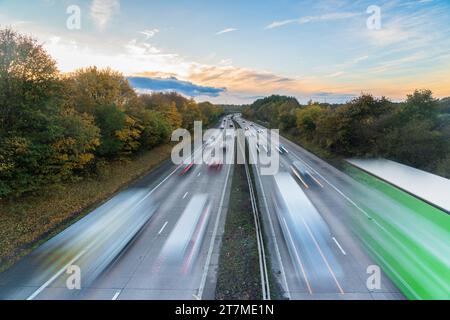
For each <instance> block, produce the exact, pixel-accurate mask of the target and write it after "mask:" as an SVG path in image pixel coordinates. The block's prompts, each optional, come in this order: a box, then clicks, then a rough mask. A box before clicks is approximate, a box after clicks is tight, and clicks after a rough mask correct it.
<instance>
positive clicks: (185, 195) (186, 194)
mask: <svg viewBox="0 0 450 320" xmlns="http://www.w3.org/2000/svg"><path fill="white" fill-rule="evenodd" d="M188 194H189V192H186V193H185V194H184V196H183V200H184V199H186V197H187V196H188Z"/></svg>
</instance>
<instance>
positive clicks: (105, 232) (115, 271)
mask: <svg viewBox="0 0 450 320" xmlns="http://www.w3.org/2000/svg"><path fill="white" fill-rule="evenodd" d="M238 122H239V124H240V125H241V126H242V127H246V126H250V123H249V122H246V123H244V120H243V119H238ZM230 125H231V121H230V120H225V126H226V127H227V128H229V127H230ZM257 129H260V130H263V129H265V128H263V127H261V126H259V125H257V124H253V126H250V127H249V130H248V132H247V134H249V133H253V134H254V135H256V134H257V131H256V130H257ZM199 138H201V137H198V139H199ZM279 139H280V141H281V143H282V144H283V145H284V148H285V150H286V152H284V153H283V154H282V155H280V172H281V173H282V174H283V173H284V174H285V175H289V176H291V177H292V180H290V181H296V182H295V184H296V185H295V187H293V188H291V192H293V191H295V192H297V194H296V196H295V198H296V201H297V200H298V199H303V200H302V201H304V202H305V203H306V202H308V203H309V202H310V203H311V204H312V205H309V207H308V208H309V209H308V210H309V211H308V210H306V209H305V210H304V209H301V210H298V215H297V218H298V217H301V218H302V220H299V221H300V222H301V223H300V224H298V225H296V228H297V229H296V230H295V231H294V232H295V233H296V234H292V235H290V236H291V237H292V238H289V237H288V236H287V235H286V229H283V226H282V225H281V224H280V221H281V220H280V218H279V217H280V215H279V211H280V205H279V204H278V203H277V196H278V197H279V194H277V192H276V190H277V188H278V187H279V183H280V181H282V180H280V179H281V178H280V179H278V178H276V177H274V176H263V175H261V174H260V173H259V170H255V172H256V175H255V187H256V192H257V196H258V200H259V206H260V209H261V219H262V226H263V231H264V236H265V239H264V240H265V242H266V248H267V250H268V252H269V255H270V257H271V259H270V262H271V267H272V272H273V274H274V278H275V279H276V282H277V286H278V288H279V291H280V292H281V296H282V297H283V298H285V299H403V298H404V297H403V295H402V294H401V293H400V291H399V289H398V288H397V287H396V286H395V285H394V284H393V283H392V282H391V281H390V280H389V278H388V276H387V275H386V274H385V273H383V272H382V273H381V287H380V288H378V289H369V288H368V287H367V279H368V278H369V274H368V273H367V270H368V268H369V267H370V266H374V265H377V262H376V261H375V260H374V259H373V257H374V253H375V254H376V251H375V250H374V251H371V249H370V241H367V238H364V237H361V236H360V234H361V232H360V231H361V229H364V230H365V231H366V233H370V232H371V231H370V230H373V225H376V224H377V221H376V220H374V219H373V218H372V217H370V215H369V213H368V211H367V210H366V209H365V208H363V207H362V205H361V203H364V202H366V203H372V204H373V205H375V206H380V207H381V210H385V211H386V212H392V211H393V210H395V209H396V207H395V206H396V204H395V203H392V202H391V201H390V200H389V199H387V198H386V197H383V196H382V195H380V194H378V193H376V192H375V191H374V190H371V189H369V188H367V187H364V186H362V185H360V184H359V183H358V182H356V181H355V180H353V179H352V178H350V177H349V176H348V175H346V174H344V173H342V172H340V171H339V170H337V169H335V168H334V167H332V166H331V165H329V164H327V163H326V162H324V161H323V160H321V159H319V158H317V157H316V156H314V155H312V154H311V153H309V152H307V151H306V150H304V149H303V148H301V147H299V146H298V145H296V144H294V143H291V142H290V141H288V140H286V139H284V138H283V137H279ZM204 140H206V141H209V143H210V144H211V145H213V144H214V143H217V141H218V139H217V137H216V136H215V137H214V139H211V136H210V135H208V134H207V136H206V137H205V139H204ZM269 148H270V147H269ZM227 152H234V150H232V149H231V148H229V149H228V150H227ZM201 155H202V152H201V149H197V150H194V155H193V157H194V159H197V158H198V157H201ZM190 159H192V158H190ZM294 163H301V164H302V166H304V167H306V168H307V170H308V174H307V175H306V176H303V178H302V179H298V177H296V176H295V175H293V174H292V169H291V166H292V165H293V164H294ZM185 168H186V166H185V165H181V166H175V165H173V164H172V162H171V161H168V162H166V163H165V164H163V165H162V166H161V167H159V168H158V169H156V170H154V171H153V172H152V173H150V174H149V175H147V176H145V177H143V178H142V179H140V180H139V181H138V182H136V183H135V184H133V185H132V186H131V187H130V188H128V189H126V190H124V191H123V192H121V193H119V194H118V195H116V196H115V197H113V198H112V199H110V200H109V201H107V202H106V203H104V204H103V205H101V206H100V207H98V208H97V209H95V210H94V211H93V212H91V213H90V214H88V215H87V216H86V217H84V218H82V219H81V220H79V221H78V222H76V223H75V224H73V225H72V226H71V227H69V228H68V229H66V230H65V231H63V232H62V233H60V234H59V235H57V236H56V237H54V238H52V239H51V240H49V241H48V242H46V243H44V244H43V245H42V246H40V247H39V248H38V249H36V250H35V251H33V252H32V253H31V254H30V255H28V256H27V257H25V258H24V259H22V260H21V262H19V263H18V264H17V265H15V266H14V267H12V268H11V269H9V270H8V271H6V272H4V273H3V274H1V275H0V299H29V300H54V299H56V300H58V299H62V300H71V299H100V300H121V299H123V300H134V299H144V300H145V299H152V300H157V299H170V300H172V299H181V300H195V299H214V294H215V282H216V271H217V263H218V257H219V254H220V243H221V237H222V234H223V228H224V221H225V217H226V212H227V207H228V203H229V191H230V188H231V177H232V174H231V173H232V168H233V165H232V164H224V165H223V167H222V168H221V170H217V169H216V168H210V167H209V166H208V165H205V164H201V165H200V164H198V165H194V166H192V167H191V168H190V170H188V171H187V172H186V173H185V174H184V175H182V174H183V172H184V171H185ZM300 178H301V177H300ZM277 179H278V180H277ZM289 179H290V178H289ZM277 181H278V185H277ZM302 197H303V198H302ZM305 208H306V207H305ZM196 212H198V215H196ZM306 212H309V213H308V215H307V214H306ZM188 221H193V222H192V223H187V222H188ZM376 227H378V226H376ZM291 230H292V229H291ZM293 238H295V241H296V243H297V245H298V249H299V250H298V252H297V253H296V254H297V255H296V256H295V257H294V256H293V253H292V250H291V251H290V249H289V246H288V243H290V240H289V239H291V240H292V239H293ZM378 240H379V241H381V242H382V243H383V241H384V242H392V241H394V240H395V239H394V240H392V239H390V238H389V234H387V235H385V237H384V239H378ZM385 245H386V246H387V245H388V244H386V243H385ZM368 252H370V253H371V255H369V254H368ZM381 258H382V257H381ZM73 266H75V267H79V270H80V271H81V289H80V290H77V289H75V290H70V289H68V286H67V282H68V280H71V279H72V275H73V274H68V273H67V271H68V270H72V269H71V267H73ZM72 271H73V270H72ZM274 287H275V284H273V283H272V288H271V292H273V291H276V290H274Z"/></svg>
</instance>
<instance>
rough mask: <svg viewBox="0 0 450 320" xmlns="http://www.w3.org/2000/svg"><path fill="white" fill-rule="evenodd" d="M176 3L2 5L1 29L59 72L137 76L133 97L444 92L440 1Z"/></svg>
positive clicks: (448, 57) (446, 70)
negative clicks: (20, 37)
mask: <svg viewBox="0 0 450 320" xmlns="http://www.w3.org/2000/svg"><path fill="white" fill-rule="evenodd" d="M184 2H185V1H182V0H177V1H173V2H171V3H165V2H162V1H155V2H152V3H147V2H145V1H141V0H138V1H132V2H131V1H128V2H125V1H120V0H93V1H71V2H70V3H68V2H61V3H58V2H54V1H47V0H38V1H33V2H30V1H23V0H20V1H11V0H3V1H0V21H2V22H1V23H0V26H1V27H2V28H4V27H8V26H9V27H11V28H13V29H14V30H17V31H19V32H21V33H26V34H28V35H31V36H32V37H34V38H36V39H38V41H39V42H40V43H42V44H43V46H44V48H45V49H46V50H47V51H48V52H49V53H50V54H51V55H52V57H53V58H54V59H55V60H56V61H57V64H58V68H59V69H60V71H61V72H71V71H74V70H76V69H79V68H85V67H88V66H97V67H99V68H106V67H109V68H112V69H114V70H117V71H120V72H122V73H123V74H124V75H126V76H127V77H129V78H145V80H146V81H141V83H143V84H141V86H142V87H136V86H133V87H134V88H135V89H136V90H137V91H138V92H146V91H176V92H178V93H180V94H182V95H185V96H188V97H192V98H194V99H195V100H196V101H210V102H212V103H216V104H236V105H241V104H249V103H252V102H253V101H255V100H257V99H259V98H262V97H266V96H270V95H272V94H279V95H287V96H293V97H295V98H296V99H297V100H298V101H299V102H300V103H306V102H307V101H309V100H313V101H318V102H329V103H344V102H347V101H349V100H351V99H353V98H354V97H357V96H359V95H360V94H361V93H370V94H373V95H374V96H386V97H388V98H390V99H391V100H392V101H395V102H399V101H403V100H404V99H405V97H406V95H407V94H411V93H412V92H413V91H414V90H416V89H430V90H432V92H433V93H434V95H435V97H437V98H444V97H448V96H450V80H449V78H448V74H450V44H449V43H448V41H446V39H448V38H449V36H450V26H449V25H448V23H447V20H448V15H449V13H450V3H448V2H447V1H439V0H434V1H433V0H425V1H424V0H418V1H413V0H411V1H397V0H390V1H366V0H362V1H358V2H356V3H354V2H353V1H344V0H341V1H332V2H330V1H316V2H315V1H291V0H286V1H282V2H279V1H266V2H264V3H260V4H258V5H255V4H251V3H241V2H239V3H238V2H235V1H229V2H222V1H214V3H190V4H189V6H188V5H183V3H184ZM236 8H239V10H236ZM77 10H78V11H77ZM377 10H379V16H377ZM78 13H79V15H78ZM77 23H78V25H77ZM370 23H374V24H373V26H372V27H371V25H370ZM293 39H298V40H297V41H295V40H293ZM100 40H101V41H100Z"/></svg>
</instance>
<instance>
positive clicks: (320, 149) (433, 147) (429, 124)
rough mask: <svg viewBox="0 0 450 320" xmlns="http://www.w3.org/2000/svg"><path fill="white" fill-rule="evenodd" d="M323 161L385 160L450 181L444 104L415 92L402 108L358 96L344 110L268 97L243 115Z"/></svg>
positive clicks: (448, 116) (449, 118) (449, 105)
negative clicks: (357, 158) (376, 158)
mask: <svg viewBox="0 0 450 320" xmlns="http://www.w3.org/2000/svg"><path fill="white" fill-rule="evenodd" d="M243 114H244V116H245V117H247V118H249V119H252V120H255V121H259V122H262V123H263V124H265V125H267V126H268V127H270V128H277V129H278V128H279V129H280V131H281V133H282V134H284V135H286V136H288V137H289V138H292V139H293V140H294V141H295V142H297V143H299V144H301V145H303V146H304V147H306V148H307V149H310V150H311V151H313V152H315V153H317V154H319V155H321V156H325V157H330V158H333V157H337V158H345V157H385V158H388V159H391V160H395V161H398V162H401V163H404V164H407V165H411V166H413V167H416V168H419V169H423V170H426V171H429V172H433V173H435V174H438V175H441V176H444V177H447V178H450V98H446V99H442V100H438V99H435V98H434V97H433V94H432V92H431V91H429V90H416V91H414V92H413V93H412V94H410V95H408V96H407V98H406V100H405V102H402V103H394V102H392V101H390V100H388V99H387V98H385V97H382V98H376V97H373V96H372V95H369V94H363V95H361V96H360V97H357V98H355V99H353V100H352V101H350V102H348V103H345V104H327V103H318V102H313V101H310V102H309V103H308V104H307V105H301V104H299V103H298V101H297V100H296V99H295V98H293V97H285V96H271V97H267V98H264V99H260V100H257V101H256V102H254V103H253V104H252V105H250V106H246V107H245V108H244V110H243Z"/></svg>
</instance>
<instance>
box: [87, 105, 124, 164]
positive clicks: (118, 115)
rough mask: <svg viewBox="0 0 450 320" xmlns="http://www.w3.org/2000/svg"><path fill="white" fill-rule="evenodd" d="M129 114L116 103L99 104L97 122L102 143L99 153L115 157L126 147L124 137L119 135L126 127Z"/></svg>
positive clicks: (103, 155) (96, 111)
mask: <svg viewBox="0 0 450 320" xmlns="http://www.w3.org/2000/svg"><path fill="white" fill-rule="evenodd" d="M126 120H127V115H126V114H125V112H123V111H122V110H120V109H119V108H118V107H117V106H115V105H106V106H99V107H97V108H96V110H95V122H96V124H97V125H98V127H99V128H100V133H101V144H100V146H99V147H98V149H97V154H98V155H99V156H102V157H110V158H112V157H114V156H116V155H117V154H119V153H120V152H121V151H122V150H123V148H124V144H125V143H124V138H123V137H122V138H121V137H120V136H119V135H118V133H119V132H121V130H124V129H125V121H126Z"/></svg>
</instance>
